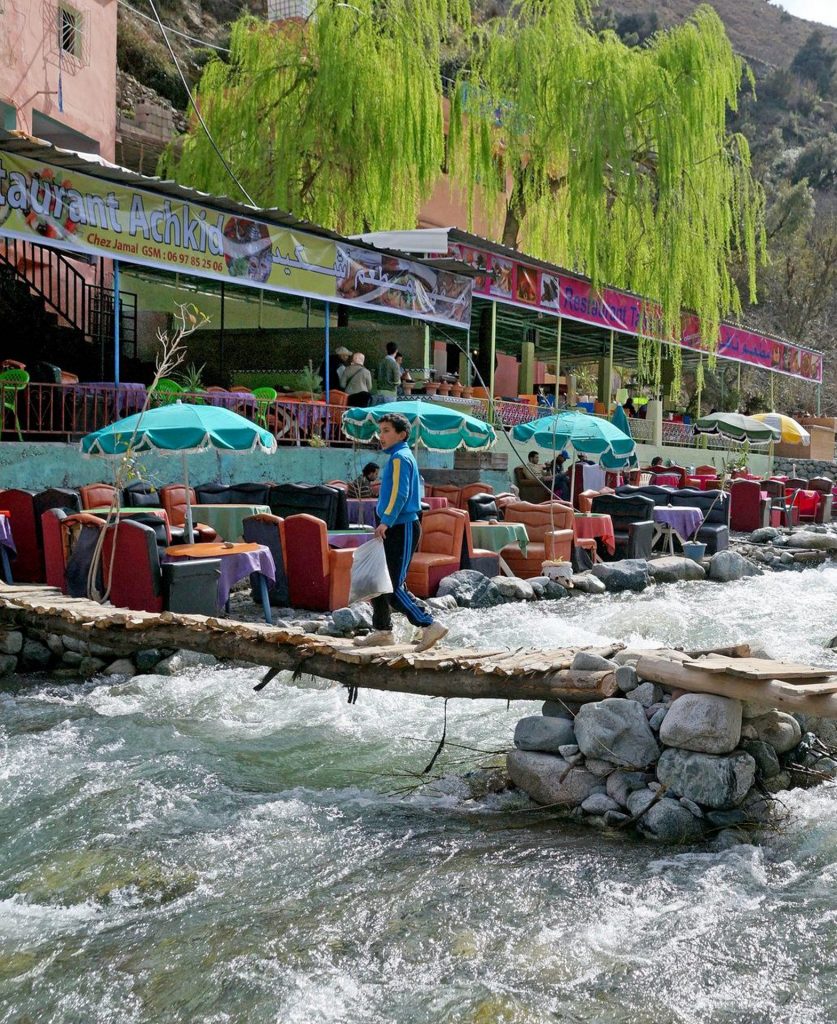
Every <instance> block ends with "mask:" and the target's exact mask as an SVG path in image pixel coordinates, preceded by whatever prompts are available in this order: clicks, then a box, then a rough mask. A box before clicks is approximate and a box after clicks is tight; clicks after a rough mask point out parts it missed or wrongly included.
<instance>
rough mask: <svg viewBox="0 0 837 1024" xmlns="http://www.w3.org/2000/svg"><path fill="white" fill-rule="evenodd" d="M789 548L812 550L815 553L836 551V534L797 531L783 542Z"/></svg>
mask: <svg viewBox="0 0 837 1024" xmlns="http://www.w3.org/2000/svg"><path fill="white" fill-rule="evenodd" d="M785 543H786V546H787V547H789V548H813V549H814V550H815V551H837V534H833V533H814V532H813V531H811V530H799V531H797V532H796V533H792V534H791V535H790V537H788V539H787V541H786V542H785Z"/></svg>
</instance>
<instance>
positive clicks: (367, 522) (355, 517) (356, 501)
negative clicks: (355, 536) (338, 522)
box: [346, 498, 378, 526]
mask: <svg viewBox="0 0 837 1024" xmlns="http://www.w3.org/2000/svg"><path fill="white" fill-rule="evenodd" d="M377 506H378V499H377V498H347V499H346V507H347V509H348V511H349V522H350V523H358V524H360V525H361V526H375V525H376V524H375V509H376V508H377Z"/></svg>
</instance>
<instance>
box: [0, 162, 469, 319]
mask: <svg viewBox="0 0 837 1024" xmlns="http://www.w3.org/2000/svg"><path fill="white" fill-rule="evenodd" d="M0 235H8V236H11V237H13V238H22V239H24V240H25V241H30V242H47V243H48V244H49V245H51V246H54V247H56V248H59V249H64V250H66V251H68V252H71V253H72V252H76V253H79V252H81V253H87V254H93V255H97V256H109V257H113V258H116V259H119V260H124V261H126V262H129V263H136V264H140V265H142V266H148V267H155V268H163V269H168V270H173V271H179V272H181V273H184V274H192V275H194V276H196V277H205V278H210V279H212V280H216V281H233V282H234V283H235V284H238V285H242V286H244V287H252V288H262V289H264V290H265V291H275V292H283V293H291V294H296V295H301V296H307V297H309V298H316V299H322V300H328V301H332V302H337V303H342V304H345V305H349V306H366V307H370V308H373V309H379V310H388V311H389V312H392V313H396V314H399V315H401V316H409V317H413V318H416V319H419V320H428V321H431V322H433V323H442V324H449V325H451V326H454V327H467V326H469V324H470V321H471V281H470V280H469V279H468V278H466V277H462V276H460V275H458V274H451V273H448V272H446V271H439V270H434V269H433V268H432V267H427V266H424V265H423V264H421V263H416V262H414V261H412V260H404V259H400V258H397V257H393V256H387V255H385V254H384V253H380V252H374V251H369V250H367V249H362V248H359V247H357V246H355V245H351V244H350V243H344V242H340V241H335V240H333V239H330V238H319V237H318V236H316V235H312V234H309V233H307V232H303V231H297V230H296V229H289V228H283V227H281V226H279V225H276V224H271V223H269V222H267V221H262V220H257V219H255V218H250V217H242V216H241V215H240V214H230V213H227V212H224V211H221V210H217V209H213V208H212V207H211V206H205V205H202V204H200V203H193V202H190V201H184V200H180V199H174V198H171V197H167V196H162V195H157V194H155V193H153V192H148V191H145V190H143V189H135V188H131V187H129V186H127V185H124V184H122V183H119V182H112V181H106V180H103V179H101V178H96V177H94V176H92V175H87V174H82V173H79V172H76V171H68V170H65V169H64V168H62V167H58V166H54V165H50V164H46V163H40V162H37V161H34V160H31V159H29V158H27V157H20V156H16V155H14V154H11V153H3V152H0Z"/></svg>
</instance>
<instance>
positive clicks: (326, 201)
mask: <svg viewBox="0 0 837 1024" xmlns="http://www.w3.org/2000/svg"><path fill="white" fill-rule="evenodd" d="M469 17H470V15H469V8H468V2H467V0H387V2H386V4H382V3H380V2H377V0H352V2H351V3H346V2H343V0H319V3H318V4H317V5H316V7H315V9H314V11H313V13H312V15H311V16H310V17H309V18H308V19H307V20H306V21H305V22H299V21H285V22H281V23H272V24H271V23H267V22H265V21H261V20H258V19H256V18H249V17H248V18H244V19H242V20H240V21H238V22H236V24H235V25H234V26H233V29H232V37H231V42H230V51H231V52H230V55H229V60H228V61H224V60H221V59H220V58H216V59H214V60H212V61H210V63H209V64H208V65H207V67H206V68H205V69H204V72H203V74H202V76H201V80H200V83H199V86H198V89H197V92H196V103H197V105H198V107H199V109H200V111H201V113H202V115H203V118H204V120H205V122H206V124H207V127H208V129H209V132H210V134H211V135H212V137H213V139H214V140H215V141H216V143H217V144H218V147H219V149H220V150H221V152H222V153H223V154H224V157H225V159H226V160H227V162H228V163H229V165H230V167H231V169H232V170H233V172H234V174H235V176H236V177H237V178H238V179H239V180H240V182H241V184H242V185H243V186H244V188H245V189H246V190H247V192H248V193H249V194H250V195H251V196H252V197H253V199H254V200H255V201H256V202H257V203H259V204H261V205H264V206H278V207H281V208H282V209H285V210H290V211H291V212H293V213H295V214H296V215H297V216H299V217H304V218H308V219H310V220H313V221H315V222H317V223H319V224H324V225H327V226H328V227H331V228H333V229H335V230H337V231H342V232H346V233H351V232H358V231H362V230H369V229H370V228H374V229H376V230H385V229H389V228H403V227H405V226H412V225H413V224H414V223H415V221H416V217H417V214H418V210H419V207H420V205H421V203H422V202H423V201H424V200H426V199H427V197H428V196H429V194H430V191H431V190H432V188H433V185H434V184H435V183H436V181H437V180H438V178H439V176H440V174H441V167H442V164H443V162H444V149H445V136H444V125H443V121H442V92H441V88H442V86H441V76H440V72H439V68H440V64H441V55H442V48H443V46H444V44H445V41H446V40H447V39H448V37H450V36H451V35H452V34H456V33H459V32H461V30H462V28H463V27H465V26H467V25H468V24H469ZM160 169H161V172H162V173H165V174H172V175H173V176H174V177H176V178H177V179H179V180H181V181H183V182H185V183H188V184H190V185H196V186H198V187H200V188H203V189H206V190H208V191H212V192H216V193H224V194H229V195H235V196H236V198H241V196H240V195H237V191H238V190H237V188H236V186H235V184H234V182H233V181H232V179H231V177H230V175H229V173H228V172H227V170H226V169H225V167H224V165H223V163H222V161H221V160H220V159H219V158H218V154H217V153H216V152H215V150H214V149H213V147H212V144H211V142H210V139H209V138H208V137H207V135H206V133H205V132H204V130H203V128H202V127H201V125H200V124H199V123H198V121H197V120H196V119H194V120H193V121H192V123H191V126H190V129H189V131H188V133H187V135H186V136H185V137H183V138H182V139H180V140H177V142H176V143H175V145H173V146H171V147H170V148H169V150H168V151H167V152H166V153H165V154H164V156H163V159H162V161H161V168H160Z"/></svg>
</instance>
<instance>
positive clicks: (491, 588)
mask: <svg viewBox="0 0 837 1024" xmlns="http://www.w3.org/2000/svg"><path fill="white" fill-rule="evenodd" d="M446 595H450V596H451V597H453V599H454V600H455V601H456V603H457V605H459V607H460V608H493V607H494V606H495V605H498V604H502V603H503V595H502V594H501V593H500V591H499V590H498V589H497V584H496V583H495V582H494V581H493V580H490V579H489V578H488V577H487V576H485V575H483V573H481V572H477V571H476V569H460V570H459V572H454V573H451V575H450V576H445V578H444V579H443V580H442V582H441V583H440V584H439V589H438V591H437V596H439V597H445V596H446Z"/></svg>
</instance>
